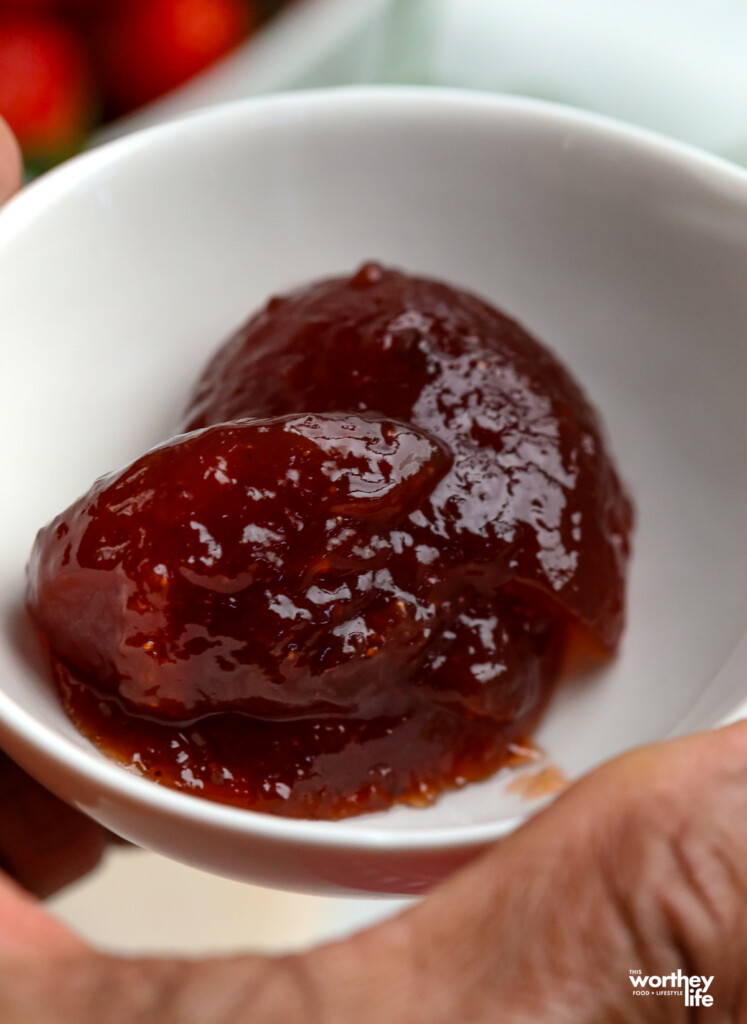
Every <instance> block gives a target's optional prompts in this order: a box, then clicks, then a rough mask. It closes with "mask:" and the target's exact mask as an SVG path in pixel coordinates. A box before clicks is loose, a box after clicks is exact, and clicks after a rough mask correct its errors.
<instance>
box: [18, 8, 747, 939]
mask: <svg viewBox="0 0 747 1024" xmlns="http://www.w3.org/2000/svg"><path fill="white" fill-rule="evenodd" d="M746 52H747V0H0V114H2V115H3V116H4V117H5V118H6V119H7V120H8V121H9V122H10V124H11V126H12V127H13V129H14V130H15V132H16V134H17V135H18V137H19V139H20V140H21V143H22V146H23V149H24V156H25V161H26V172H27V176H28V177H29V178H30V177H33V176H34V175H36V174H39V173H41V172H43V171H45V170H47V169H48V168H50V167H52V166H53V165H54V164H55V163H58V162H59V161H60V160H63V159H65V158H67V157H69V156H71V155H72V154H74V153H75V152H76V151H78V150H79V149H81V148H83V147H86V146H90V145H95V144H97V143H98V142H100V141H103V140H105V139H107V138H111V137H114V136H116V135H119V134H123V133H125V132H128V131H131V130H134V129H136V128H140V127H144V126H147V125H150V124H155V123H158V122H159V121H164V120H168V119H169V118H173V117H176V116H179V115H180V114H183V113H185V112H187V111H189V110H193V109H196V108H199V107H202V106H206V105H209V104H211V103H216V102H221V101H223V100H229V99H234V98H238V97H242V96H251V95H260V94H262V93H268V92H274V91H280V90H294V89H304V88H310V87H326V86H335V85H343V84H347V83H372V82H379V83H418V84H423V85H451V86H462V87H466V88H474V89H482V90H491V91H501V92H507V93H513V94H520V95H525V96H533V97H539V98H541V99H548V100H553V101H557V102H561V103H566V104H571V105H573V106H576V107H581V108H584V109H587V110H593V111H598V112H600V113H603V114H608V115H610V116H613V117H617V118H620V119H622V120H624V121H628V122H631V123H634V124H639V125H642V126H644V127H647V128H652V129H654V130H656V131H659V132H663V133H664V134H666V135H669V136H671V137H674V138H677V139H680V140H682V141H685V142H688V143H691V144H693V145H696V146H699V147H701V148H703V149H706V150H708V151H710V152H712V153H715V154H718V155H720V156H722V157H725V158H727V159H730V160H733V161H736V162H738V163H742V164H745V165H747V59H745V53H746ZM401 906H403V903H402V902H398V903H393V902H385V901H382V902H363V901H354V900H332V899H321V898H314V897H306V896H294V895H290V894H284V893H276V892H271V891H268V890H262V889H258V888H253V887H251V886H244V885H238V884H236V883H231V882H227V881H225V880H222V879H218V878H212V877H210V876H207V875H204V874H200V873H198V872H196V871H193V870H191V869H189V868H186V867H183V866H181V865H177V864H173V863H171V862H168V861H165V860H163V859H162V858H159V857H156V856H155V855H152V854H149V853H143V852H141V851H136V850H128V849H118V850H117V851H115V852H114V853H112V854H111V855H110V856H109V859H108V861H107V863H106V864H105V866H104V867H103V868H102V869H100V870H99V872H98V873H97V874H96V875H94V876H93V877H92V878H90V879H89V880H87V881H85V882H84V883H82V884H80V885H78V886H77V887H74V888H73V889H71V890H69V891H68V892H66V893H64V894H63V895H61V896H60V897H58V898H57V899H56V900H55V901H54V903H53V907H54V909H55V912H56V913H57V914H58V915H59V916H60V917H62V918H63V919H65V920H67V921H68V922H69V923H71V924H72V925H73V926H75V927H76V928H77V929H78V930H79V931H80V932H82V933H83V934H85V935H86V936H88V937H89V938H91V939H92V940H94V941H96V942H98V943H99V944H101V945H104V946H106V947H107V948H110V949H114V950H122V951H133V952H143V951H148V950H174V951H182V952H220V951H228V950H238V949H247V950H249V949H251V950H276V951H277V950H290V949H298V948H303V947H305V946H308V945H310V944H312V943H315V942H318V941H320V940H322V939H325V938H330V937H333V936H337V935H342V934H345V933H346V932H349V931H351V930H353V929H355V928H358V927H360V926H361V925H363V924H365V923H367V922H369V921H371V920H373V919H374V918H376V917H379V916H382V915H384V914H389V913H392V912H393V911H395V910H396V909H397V908H399V907H401Z"/></svg>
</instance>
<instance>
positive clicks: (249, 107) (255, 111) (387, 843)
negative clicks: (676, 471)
mask: <svg viewBox="0 0 747 1024" xmlns="http://www.w3.org/2000/svg"><path fill="white" fill-rule="evenodd" d="M362 113H363V114H368V115H369V116H374V115H377V116H379V117H380V118H386V119H387V120H388V121H389V122H390V123H395V122H396V120H397V119H398V118H401V117H412V116H413V115H415V116H421V117H427V118H440V119H441V121H442V123H444V124H448V123H449V121H450V120H451V119H453V118H458V119H460V121H461V122H464V120H465V119H471V121H472V123H474V124H480V125H485V124H491V125H500V124H501V123H502V122H503V123H504V122H505V121H506V120H510V119H512V118H513V119H518V120H521V121H524V122H525V123H527V124H529V123H531V124H533V125H534V126H536V127H537V128H539V129H541V128H543V127H550V128H553V127H554V128H558V127H561V128H562V127H566V128H567V129H568V130H569V131H570V130H572V131H573V132H574V134H575V135H577V136H578V135H580V136H583V138H584V139H587V140H589V139H594V140H595V141H600V140H601V141H602V142H604V143H605V144H608V145H609V146H610V148H611V149H612V150H616V151H617V152H618V153H620V154H621V155H623V156H627V157H632V158H633V159H634V160H639V161H643V162H648V163H649V164H650V165H654V164H656V165H659V166H660V167H661V168H662V169H664V170H666V169H667V167H669V168H671V169H672V170H675V169H676V170H679V171H682V170H683V169H685V170H688V171H690V172H691V173H692V174H693V177H694V178H696V179H697V181H698V185H697V187H710V188H721V189H723V188H728V189H729V190H730V191H732V192H733V193H736V194H737V195H738V196H739V197H740V199H741V201H743V202H744V206H745V211H746V214H747V171H745V170H742V169H741V168H739V167H738V166H736V165H733V164H730V163H729V162H728V161H726V160H724V159H721V158H720V157H717V156H713V155H711V154H708V153H706V152H702V151H700V150H699V149H697V148H696V147H694V146H690V145H688V144H686V143H682V142H678V141H675V140H671V139H669V138H667V137H665V136H663V135H660V134H658V133H656V132H652V131H650V130H648V129H643V128H639V127H636V126H632V125H627V124H625V123H623V122H619V121H616V120H614V119H612V118H609V117H605V116H602V115H598V114H593V113H589V112H587V111H582V110H576V109H574V108H571V107H567V106H564V105H561V104H558V103H552V102H549V101H544V100H535V99H530V98H526V97H521V96H507V95H501V94H488V93H478V92H473V91H470V90H465V89H450V88H435V87H427V86H352V87H349V86H346V87H339V88H333V89H316V90H309V91H299V92H291V93H280V94H275V95H272V96H265V97H259V98H256V97H254V98H249V99H243V100H234V101H232V102H230V103H222V104H219V105H217V106H213V107H208V108H205V109H203V110H200V111H198V112H196V113H190V114H187V115H184V116H182V117H179V118H178V119H176V120H173V121H169V122H168V123H166V124H161V125H156V126H154V127H150V128H146V129H143V130H141V131H137V132H135V133H133V134H131V135H127V136H125V137H123V138H119V139H117V140H115V141H113V142H108V143H105V144H104V145H102V146H100V147H99V148H97V149H94V150H91V151H89V152H87V153H83V154H81V155H79V156H77V157H74V158H73V159H71V160H69V161H67V162H66V163H65V164H63V165H62V166H60V167H59V168H57V169H55V170H53V171H51V172H49V173H48V174H46V175H44V176H42V177H41V178H39V179H38V180H37V181H35V182H33V183H32V184H30V185H29V186H28V187H27V188H25V189H24V190H23V191H21V192H20V193H19V194H18V195H17V196H15V197H14V198H13V199H11V200H10V201H9V203H8V204H7V205H6V206H5V207H4V208H3V210H2V211H0V251H2V250H3V249H4V248H7V247H9V246H12V244H13V242H14V239H15V238H16V237H17V236H18V235H21V234H22V233H23V231H24V229H25V227H27V226H28V225H29V224H31V223H33V222H34V221H35V220H36V219H37V218H39V217H41V216H43V215H44V213H45V211H46V210H48V209H49V208H51V207H54V206H55V205H56V204H57V203H58V202H64V201H65V199H66V197H67V196H69V195H70V194H72V193H74V192H75V191H76V189H77V188H78V187H79V186H81V185H85V184H86V183H87V182H89V181H90V180H91V179H94V178H95V177H96V176H97V175H98V174H99V173H100V172H102V171H105V170H106V168H108V167H110V166H112V165H115V164H118V163H119V162H120V161H121V160H124V159H126V158H127V157H129V156H131V155H133V154H136V153H138V152H140V151H143V150H150V151H151V155H155V154H157V153H159V152H163V151H167V150H168V148H169V146H170V145H171V143H172V142H173V141H175V140H178V139H179V138H180V137H182V136H184V135H185V134H186V135H194V133H198V134H199V133H201V132H203V131H205V130H210V129H212V128H217V129H219V128H220V127H221V126H226V127H230V126H231V125H234V126H235V125H238V124H241V125H243V126H244V127H245V128H246V130H247V131H260V132H261V130H262V127H263V126H264V125H275V124H277V123H278V122H281V123H282V122H287V121H296V120H299V119H303V120H307V119H309V118H315V117H316V118H320V117H321V118H324V117H325V116H327V115H330V114H332V115H334V116H335V118H337V119H339V123H340V124H341V125H342V124H343V121H342V115H345V114H347V115H348V117H350V115H351V114H353V115H355V118H356V120H357V121H358V122H359V123H362V124H365V123H366V118H362V117H361V114H362ZM349 123H350V122H349V121H346V122H344V125H345V127H349ZM341 130H344V128H341ZM737 646H739V642H738V644H737ZM735 649H736V648H735ZM732 653H733V652H730V655H729V660H730V659H731V654H732ZM734 718H735V711H734V710H732V711H730V712H729V713H728V714H725V715H722V716H721V717H720V718H719V719H718V721H717V722H716V724H717V725H721V724H725V723H726V722H729V721H733V720H734ZM0 724H2V726H3V727H4V729H5V730H7V731H8V732H9V733H11V734H12V735H13V736H14V737H15V738H17V739H18V740H20V741H21V743H22V744H24V745H25V746H26V747H27V748H32V749H33V750H34V751H36V752H38V753H40V754H41V755H42V756H43V757H44V758H46V760H47V761H48V762H52V763H54V764H56V765H58V766H59V767H61V768H63V769H64V770H65V771H66V772H67V773H69V774H72V775H74V776H75V777H77V779H79V780H82V781H83V782H85V783H88V784H89V785H91V786H93V787H95V788H96V789H97V790H101V791H104V792H106V793H109V794H114V795H116V796H117V797H119V798H124V799H126V800H128V801H130V802H132V803H135V804H138V805H146V807H147V809H148V811H151V812H153V811H155V812H158V813H160V814H162V815H165V816H167V817H169V818H171V819H179V820H180V821H181V822H186V823H192V824H195V825H198V826H207V827H213V828H217V829H221V830H223V831H228V832H232V833H237V832H238V833H242V834H243V835H244V836H247V837H249V836H255V837H256V838H258V839H264V840H273V841H275V842H277V843H280V844H287V845H289V846H290V845H296V844H303V845H305V846H307V847H312V848H318V849H325V848H327V849H336V850H341V849H345V848H347V849H350V850H359V851H360V850H371V851H374V850H379V851H383V850H397V851H413V852H415V851H424V850H445V849H450V850H458V849H470V848H473V847H480V846H483V845H485V844H486V843H488V842H490V841H491V840H494V839H496V838H498V837H500V836H502V835H505V834H507V833H509V832H511V831H513V829H514V828H516V827H517V825H518V824H520V823H521V822H523V821H524V820H526V819H527V818H528V817H530V816H531V815H532V814H534V813H536V811H537V810H539V809H541V808H542V807H543V806H546V805H547V804H548V803H550V802H551V801H552V799H553V798H552V797H547V798H545V799H543V800H539V801H536V802H534V803H533V804H532V805H531V807H529V806H528V807H527V809H526V811H523V810H522V811H521V812H519V813H518V814H516V815H515V816H513V817H510V818H504V819H501V820H499V821H495V822H483V823H478V824H450V825H441V826H436V827H429V828H424V829H413V830H409V829H402V830H400V829H398V828H390V829H387V828H386V827H382V826H377V827H373V828H368V827H366V826H365V825H363V826H361V825H360V824H359V822H361V821H365V817H366V816H361V817H359V818H356V819H348V820H354V821H355V822H356V824H355V826H354V827H352V828H350V827H344V826H345V821H342V822H338V821H317V820H311V819H300V818H285V817H281V816H278V815H273V814H268V813H265V812H260V811H253V810H248V809H243V808H237V807H232V806H230V805H226V804H220V803H217V802H215V801H212V800H209V799H206V798H203V797H197V796H194V795H192V794H189V793H183V792H180V791H177V790H172V789H169V788H167V787H165V786H162V785H158V784H156V783H154V782H152V781H150V780H148V779H145V778H143V777H139V776H137V775H135V774H133V773H131V772H130V771H128V770H126V769H124V768H123V767H122V766H121V765H118V764H116V763H115V762H114V761H111V760H109V759H108V758H106V756H105V755H103V754H101V753H100V752H99V751H98V750H97V749H96V748H95V747H94V746H93V745H92V744H91V746H90V750H87V749H85V748H84V747H82V746H79V745H78V744H76V743H75V742H74V741H73V740H72V739H70V738H68V737H67V736H65V735H63V734H62V733H60V732H58V731H56V730H55V729H54V728H53V727H51V726H49V725H47V724H45V723H44V722H42V721H40V720H38V719H37V718H36V717H35V716H34V715H33V714H32V713H31V712H30V711H28V710H27V709H26V708H24V707H23V706H22V705H21V704H19V703H18V702H17V701H16V700H14V699H13V698H11V697H10V696H9V695H8V694H7V693H5V692H4V690H3V689H2V687H1V686H0ZM674 731H676V730H673V732H674ZM473 785H479V783H473ZM383 813H386V812H383ZM379 820H380V819H379ZM340 826H343V827H340Z"/></svg>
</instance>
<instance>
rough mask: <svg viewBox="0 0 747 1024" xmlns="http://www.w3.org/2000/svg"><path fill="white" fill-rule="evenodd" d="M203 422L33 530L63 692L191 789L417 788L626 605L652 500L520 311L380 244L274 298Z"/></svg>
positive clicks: (385, 803)
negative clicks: (373, 253)
mask: <svg viewBox="0 0 747 1024" xmlns="http://www.w3.org/2000/svg"><path fill="white" fill-rule="evenodd" d="M184 429H185V430H186V431H187V432H186V433H184V434H181V435H179V436H177V437H175V438H173V439H171V440H169V441H167V442H166V443H164V444H162V445H161V446H159V447H157V448H154V449H153V450H152V451H150V452H148V453H146V454H145V455H143V456H142V457H141V458H140V459H138V460H137V461H135V462H134V463H133V464H132V465H130V466H128V467H127V468H126V469H125V470H123V471H122V472H119V473H115V474H112V475H110V476H107V477H104V478H102V479H100V480H98V481H97V482H96V483H95V484H94V485H93V487H92V488H91V490H90V491H89V492H88V493H87V494H85V495H84V496H83V497H82V498H80V499H79V500H78V501H77V502H75V504H73V505H72V506H71V507H70V508H69V509H67V510H66V511H65V512H63V513H62V514H61V515H60V516H58V517H57V518H56V519H55V520H54V521H53V522H52V523H50V524H49V525H48V526H46V527H45V528H44V529H42V530H41V531H40V533H39V534H38V536H37V539H36V543H35V546H34V550H33V553H32V556H31V561H30V563H29V570H28V572H29V587H28V601H29V606H30V609H31V611H32V614H33V616H34V618H35V619H36V621H37V623H38V624H39V625H40V626H41V629H42V631H43V632H44V634H45V635H46V638H47V641H48V644H49V648H50V651H51V655H52V660H53V665H54V674H55V678H56V681H57V685H58V688H59V692H60V694H61V697H62V700H63V703H64V706H65V708H66V710H67V712H68V714H69V715H70V716H71V718H72V719H73V721H74V722H75V723H76V725H77V726H78V727H79V728H80V729H81V731H82V732H83V733H84V734H86V735H87V736H89V737H90V738H91V739H92V740H93V742H94V743H96V744H97V745H98V746H99V747H100V748H101V749H102V750H104V751H105V752H107V753H108V754H110V755H112V756H114V757H115V758H117V759H118V760H120V761H122V762H124V763H126V764H129V765H135V766H137V767H138V768H139V770H140V771H142V772H143V773H144V774H145V775H147V776H148V777H150V778H152V779H157V780H159V781H161V782H163V783H165V784H167V785H170V786H173V787H175V788H177V789H181V790H187V791H189V792H192V793H197V794H199V795H202V796H205V797H209V798H212V799H215V800H219V801H223V802H226V803H231V804H237V805H239V806H242V807H247V808H252V809H255V810H261V811H269V812H272V813H278V814H284V815H288V816H294V817H307V818H341V817H345V816H348V815H353V814H358V813H361V812H364V811H376V810H382V809H384V808H387V807H389V806H391V805H392V804H393V803H394V802H406V803H411V804H425V803H428V802H430V801H432V800H433V799H434V798H435V797H436V796H437V795H438V794H439V793H440V792H442V791H443V790H444V789H447V788H450V787H455V786H460V785H463V784H464V783H466V782H469V781H472V780H477V779H482V778H484V777H486V776H487V775H489V774H491V773H492V772H494V771H495V770H496V769H497V768H498V767H500V766H501V765H502V764H504V763H505V762H506V761H507V760H509V759H510V757H511V751H512V750H513V749H515V746H516V744H517V743H521V742H522V741H524V740H525V739H526V738H527V737H528V736H529V735H531V732H532V729H533V728H534V726H535V724H536V723H537V720H538V718H539V716H540V715H541V713H542V711H543V709H544V708H545V706H546V704H547V702H548V700H549V698H550V696H551V694H552V692H553V688H554V686H555V683H556V681H557V679H558V675H559V673H560V671H561V667H562V664H563V662H564V660H565V659H567V658H568V656H569V651H570V650H571V649H573V648H578V646H579V645H586V646H587V647H588V646H592V647H595V648H596V649H597V650H598V651H599V654H600V656H610V655H612V654H613V653H614V652H615V650H616V648H617V645H618V642H619V639H620V635H621V631H622V628H623V619H624V607H625V600H624V598H625V572H626V565H627V560H628V555H629V535H630V531H631V526H632V511H631V504H630V501H629V499H628V497H627V495H626V493H625V490H624V488H623V486H622V484H621V482H620V479H619V477H618V475H617V473H616V471H615V467H614V465H613V463H612V460H611V458H610V455H609V453H608V451H607V449H606V447H605V443H604V440H603V437H602V431H601V427H600V423H599V420H598V418H597V415H596V413H595V411H594V410H593V409H592V407H591V406H590V405H589V403H588V401H587V399H586V398H585V396H584V394H583V392H582V391H581V389H580V388H579V386H578V385H577V384H576V383H575V382H574V380H573V379H572V377H571V376H570V375H569V374H568V372H567V371H566V370H565V369H564V367H563V366H562V365H561V364H560V363H559V362H558V360H557V359H556V358H555V357H554V356H553V355H552V354H551V353H550V352H549V351H548V350H547V349H545V348H544V347H543V346H542V345H540V344H539V343H538V342H537V341H535V340H534V339H533V338H532V337H531V336H530V335H529V334H528V333H527V332H526V331H525V330H524V329H523V328H522V327H521V326H520V325H519V324H517V323H516V322H515V321H513V320H511V319H509V318H508V317H506V316H505V315H504V314H502V313H500V312H499V311H498V310H496V309H495V308H493V307H492V306H490V305H488V304H487V303H485V302H484V301H482V300H480V299H479V298H476V297H475V296H473V295H471V294H469V293H467V292H464V291H461V290H458V289H456V288H452V287H450V286H448V285H446V284H442V283H439V282H436V281H432V280H427V279H424V278H418V277H413V276H410V275H407V274H403V273H400V272H399V271H396V270H389V269H385V268H383V267H381V266H379V265H377V264H366V265H365V266H363V267H362V268H361V269H360V270H359V271H358V272H357V273H355V274H354V275H353V276H351V277H345V278H334V279H330V280H323V281H319V282H316V283H313V284H310V285H308V286H307V287H305V288H301V289H299V290H297V291H295V292H292V293H291V294H289V295H286V296H283V297H279V298H273V299H271V300H270V302H269V303H268V304H267V305H266V306H265V308H264V309H263V310H262V311H261V312H259V313H258V314H256V315H255V316H254V317H253V318H252V319H251V320H249V322H248V323H247V324H246V325H245V326H244V327H242V328H241V329H240V330H239V331H238V333H237V334H236V335H235V336H234V337H233V338H232V339H231V340H230V341H229V342H228V343H227V344H226V345H224V347H223V348H221V349H220V350H219V351H218V352H217V354H216V355H215V356H214V358H213V359H212V361H211V362H210V363H209V365H208V366H207V368H206V370H205V372H204V373H203V375H202V377H201V378H200V380H199V382H198V385H197V388H196V391H195V393H194V396H193V398H192V401H191V403H190V405H189V408H188V411H187V414H186V417H185V422H184Z"/></svg>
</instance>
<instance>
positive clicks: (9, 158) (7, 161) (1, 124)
mask: <svg viewBox="0 0 747 1024" xmlns="http://www.w3.org/2000/svg"><path fill="white" fill-rule="evenodd" d="M22 172H23V163H22V160H21V150H20V147H19V145H18V143H17V142H16V140H15V137H14V135H13V133H12V132H11V130H10V128H9V127H8V124H7V122H6V121H5V120H4V119H3V118H2V117H0V203H4V202H5V200H6V199H8V198H9V197H10V196H12V195H13V193H14V192H15V191H16V190H17V189H18V188H19V187H20V185H21V177H22Z"/></svg>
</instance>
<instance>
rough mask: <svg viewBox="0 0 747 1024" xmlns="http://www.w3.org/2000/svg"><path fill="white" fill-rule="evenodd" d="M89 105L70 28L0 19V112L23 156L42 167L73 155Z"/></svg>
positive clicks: (79, 48) (79, 50)
mask: <svg viewBox="0 0 747 1024" xmlns="http://www.w3.org/2000/svg"><path fill="white" fill-rule="evenodd" d="M92 105H93V104H92V99H91V89H90V75H89V68H88V57H87V54H86V52H85V48H84V47H83V45H82V43H81V42H80V40H79V39H78V37H77V36H76V34H75V33H74V32H73V31H72V30H71V29H69V28H67V27H66V26H64V25H61V24H57V23H56V22H54V21H48V20H43V19H41V18H31V17H26V18H20V17H12V16H9V15H8V16H2V15H0V114H2V115H3V117H4V118H5V119H6V121H7V122H8V124H9V125H10V126H11V128H12V129H13V131H14V132H15V134H16V136H17V138H18V141H19V142H20V143H21V148H22V149H23V151H24V155H25V156H26V157H27V158H30V159H31V160H33V161H36V162H37V163H39V164H41V165H44V164H48V163H52V162H54V161H55V160H58V159H61V158H62V157H64V156H68V155H69V154H70V153H72V152H74V151H75V149H77V148H78V147H79V145H80V143H81V142H82V140H83V137H84V135H85V133H86V131H87V130H88V127H89V125H90V122H91V111H92Z"/></svg>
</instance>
